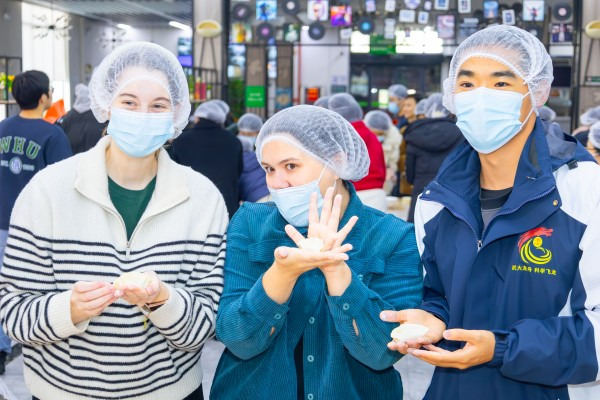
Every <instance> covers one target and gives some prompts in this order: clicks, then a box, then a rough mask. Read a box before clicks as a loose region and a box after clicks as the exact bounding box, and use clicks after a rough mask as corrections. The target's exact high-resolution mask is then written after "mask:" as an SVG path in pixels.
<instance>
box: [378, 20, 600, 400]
mask: <svg viewBox="0 0 600 400" xmlns="http://www.w3.org/2000/svg"><path fill="white" fill-rule="evenodd" d="M552 79H553V77H552V61H551V59H550V57H549V55H548V54H547V52H546V50H545V48H544V46H543V45H542V44H541V43H540V42H539V40H538V39H537V38H535V37H534V36H533V35H531V34H529V33H528V32H526V31H523V30H521V29H519V28H515V27H509V26H495V27H491V28H487V29H485V30H482V31H480V32H478V33H476V34H474V35H472V36H471V37H469V39H467V40H466V41H465V42H463V43H462V44H461V45H460V46H459V48H458V49H457V50H456V53H455V55H454V57H453V59H452V62H451V65H450V74H449V78H448V79H447V80H446V81H445V82H444V91H445V92H444V96H445V98H444V105H445V106H446V107H447V108H448V109H449V110H450V111H451V112H453V113H454V114H456V115H457V119H458V122H457V125H458V127H459V128H460V129H461V131H462V133H463V135H464V136H465V138H466V139H467V141H466V142H465V143H463V144H462V145H460V146H459V147H458V148H457V149H456V150H455V151H454V152H453V153H452V154H451V155H450V156H449V157H448V159H447V160H446V161H445V162H444V164H443V165H442V167H441V169H440V171H439V173H438V175H437V177H436V179H435V180H434V181H433V182H432V183H430V184H429V185H428V186H427V187H426V188H425V190H424V192H423V194H422V195H421V197H420V198H419V201H418V203H417V209H416V214H415V228H416V232H417V239H418V240H417V243H418V245H419V250H420V253H421V259H422V262H423V265H424V267H425V270H426V275H425V282H424V286H425V287H424V298H423V303H422V305H421V307H420V309H418V310H416V309H415V310H404V311H400V312H394V311H389V312H388V311H386V312H383V313H382V315H381V317H382V319H384V320H387V321H396V322H401V323H404V322H409V323H416V324H421V325H424V326H426V327H427V328H428V332H427V333H426V334H425V335H424V336H423V337H419V338H413V339H411V340H408V341H406V342H399V343H398V342H392V343H390V344H389V346H388V347H389V348H390V349H392V350H398V351H400V352H402V353H407V352H408V353H411V354H413V355H414V356H415V357H417V358H419V359H421V360H424V361H426V362H428V363H430V364H433V365H435V366H436V369H435V372H434V376H433V379H432V382H431V385H430V387H429V390H428V392H427V394H426V396H425V398H426V399H482V398H485V399H515V400H517V399H527V400H534V399H561V400H564V399H598V398H600V385H597V384H596V383H595V381H597V380H598V377H599V372H600V369H599V357H600V311H599V306H600V167H598V165H597V164H596V163H595V162H594V160H593V158H592V157H591V156H590V155H589V154H588V153H587V152H586V151H585V149H584V148H583V147H582V146H581V145H580V144H578V143H577V141H576V140H574V139H573V138H571V137H570V136H568V135H565V134H563V133H562V131H561V130H560V128H559V126H558V125H557V124H551V123H548V122H543V121H542V120H541V119H539V118H536V115H535V114H534V113H535V112H536V111H535V110H536V109H537V108H538V107H540V106H541V105H543V104H544V103H545V101H546V100H547V98H548V94H549V91H550V84H551V82H552Z"/></svg>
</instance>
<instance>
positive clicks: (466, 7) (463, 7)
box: [458, 0, 471, 14]
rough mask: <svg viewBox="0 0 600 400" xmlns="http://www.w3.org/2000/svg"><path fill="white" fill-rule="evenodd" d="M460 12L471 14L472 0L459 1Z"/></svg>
mask: <svg viewBox="0 0 600 400" xmlns="http://www.w3.org/2000/svg"><path fill="white" fill-rule="evenodd" d="M458 12H459V13H461V14H468V13H470V12H471V0H458Z"/></svg>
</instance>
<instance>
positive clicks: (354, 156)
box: [256, 105, 370, 181]
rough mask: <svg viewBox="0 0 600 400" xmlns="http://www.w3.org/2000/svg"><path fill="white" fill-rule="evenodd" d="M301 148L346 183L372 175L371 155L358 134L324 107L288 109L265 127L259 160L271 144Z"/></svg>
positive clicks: (258, 148) (258, 142) (259, 142)
mask: <svg viewBox="0 0 600 400" xmlns="http://www.w3.org/2000/svg"><path fill="white" fill-rule="evenodd" d="M275 140H279V141H283V142H286V143H289V144H291V145H293V146H296V147H298V148H299V149H301V150H302V151H304V152H306V153H307V154H308V155H310V156H311V157H313V158H315V159H316V160H317V161H319V162H320V163H322V164H323V165H326V166H327V167H328V168H329V169H331V170H332V171H333V172H334V173H335V174H336V175H337V176H339V177H340V178H341V179H344V180H351V181H357V180H360V179H362V178H364V177H365V176H366V175H367V173H368V172H369V164H370V160H369V153H368V152H367V146H366V145H365V142H364V141H363V140H362V139H361V137H360V136H359V135H358V132H356V130H355V129H354V128H353V127H352V125H350V123H348V121H346V120H345V119H344V118H342V117H341V116H340V115H339V114H337V113H335V112H333V111H330V110H327V109H325V108H322V107H315V106H308V105H301V106H295V107H290V108H286V109H285V110H282V111H279V112H278V113H277V114H275V115H274V116H272V117H271V118H270V119H269V120H268V121H267V122H265V124H264V125H263V127H262V129H261V130H260V133H259V134H258V137H257V139H256V157H257V158H258V161H259V162H262V159H263V154H262V152H263V148H264V146H265V145H266V144H267V143H269V142H271V141H275Z"/></svg>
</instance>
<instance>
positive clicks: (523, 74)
mask: <svg viewBox="0 0 600 400" xmlns="http://www.w3.org/2000/svg"><path fill="white" fill-rule="evenodd" d="M473 57H484V58H490V59H492V60H494V61H497V62H499V63H502V64H504V65H506V66H507V67H508V68H509V69H510V70H511V71H512V72H514V73H515V74H516V75H517V76H518V77H520V78H521V79H523V80H524V81H525V83H526V84H527V85H528V88H529V95H530V97H531V102H532V105H533V108H534V111H535V112H536V113H537V108H538V107H541V106H542V105H543V104H544V103H545V102H546V100H547V99H548V94H549V93H550V85H551V84H552V80H553V79H554V76H553V72H552V59H551V58H550V55H549V54H548V52H547V51H546V48H545V47H544V45H543V44H542V42H540V41H539V39H538V38H536V37H535V36H533V35H532V34H531V33H529V32H527V31H525V30H523V29H521V28H517V27H515V26H510V25H496V26H491V27H489V28H485V29H483V30H480V31H479V32H476V33H474V34H473V35H471V36H469V37H468V38H467V39H466V40H465V41H464V42H462V43H461V44H460V45H459V46H458V48H457V49H456V51H455V52H454V56H453V57H452V61H450V72H449V74H448V78H446V79H445V80H444V106H446V108H447V109H448V110H450V112H452V113H456V108H455V107H454V89H455V84H456V77H457V75H458V71H459V69H460V67H461V65H462V64H463V63H464V62H465V61H467V60H468V59H470V58H473Z"/></svg>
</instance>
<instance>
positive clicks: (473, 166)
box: [422, 119, 568, 242]
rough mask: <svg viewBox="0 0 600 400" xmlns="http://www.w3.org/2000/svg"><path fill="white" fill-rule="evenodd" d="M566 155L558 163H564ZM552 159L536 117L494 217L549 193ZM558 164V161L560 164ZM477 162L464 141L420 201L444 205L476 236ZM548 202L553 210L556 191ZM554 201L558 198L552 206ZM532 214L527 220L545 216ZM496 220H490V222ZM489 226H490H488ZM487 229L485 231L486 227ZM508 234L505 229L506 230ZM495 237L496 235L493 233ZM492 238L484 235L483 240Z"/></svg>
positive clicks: (479, 222) (478, 220) (479, 226)
mask: <svg viewBox="0 0 600 400" xmlns="http://www.w3.org/2000/svg"><path fill="white" fill-rule="evenodd" d="M567 159H568V157H566V158H565V159H564V160H563V161H562V163H563V164H564V163H565V162H568V161H565V160H567ZM554 161H555V162H553V159H552V156H551V154H550V149H549V147H548V143H547V140H546V127H545V126H544V124H543V123H542V122H541V120H540V119H537V121H536V124H535V126H534V129H533V131H532V133H531V135H530V136H529V138H528V140H527V142H526V144H525V147H524V148H523V151H522V153H521V156H520V160H519V165H518V167H517V173H516V176H515V181H514V185H513V191H512V193H511V195H510V197H509V199H508V200H507V202H506V204H505V205H504V207H503V208H502V209H501V210H500V212H499V214H498V216H501V215H508V214H513V213H515V212H516V211H518V210H519V209H520V208H521V207H522V206H523V205H525V204H527V203H528V202H531V201H534V200H537V199H540V198H543V197H545V196H547V195H549V194H550V193H551V192H553V189H554V188H555V180H554V176H553V174H552V173H553V169H554V167H555V164H557V162H556V160H554ZM561 165H562V164H561ZM480 174H481V163H480V161H479V155H478V153H477V152H476V151H475V150H474V149H473V148H472V147H471V146H470V145H469V144H468V143H466V142H465V143H464V144H463V145H461V146H459V148H458V149H457V150H456V151H455V152H454V153H452V154H451V155H450V156H449V157H448V159H447V160H446V161H445V162H444V164H443V165H442V168H441V169H440V172H439V173H438V176H437V177H436V179H435V180H434V181H433V182H432V183H431V184H430V185H429V186H427V188H426V189H425V191H424V193H423V196H422V197H423V200H432V201H436V202H438V203H441V204H442V205H444V206H445V207H446V208H447V209H448V210H449V211H450V212H452V213H453V214H454V215H455V216H457V217H459V218H460V219H463V220H464V221H465V222H467V223H468V224H469V225H470V226H471V228H472V229H473V230H474V232H475V234H476V236H478V238H481V235H482V226H483V221H482V218H481V205H480V201H479V192H480V183H479V179H480ZM555 197H556V198H554V197H553V200H552V201H550V203H551V204H552V205H553V206H552V207H550V208H548V209H546V212H553V211H555V210H556V209H558V207H556V205H559V204H560V199H559V198H558V193H556V196H555ZM554 200H558V203H557V204H556V205H555V204H554ZM537 211H538V212H536V216H539V218H531V216H529V217H528V222H529V223H533V222H534V220H537V219H542V221H543V219H545V218H547V216H548V215H542V214H545V213H541V212H539V211H541V210H540V209H538V210H537ZM495 222H496V219H494V222H493V223H495ZM514 222H515V221H514V220H513V221H512V224H513V227H512V228H511V229H510V230H511V231H513V230H515V229H519V228H520V227H519V226H518V224H515V223H514ZM489 228H491V225H490V227H489ZM489 228H488V230H490V229H489ZM506 233H508V232H506ZM494 236H496V235H494ZM492 239H493V238H486V242H489V241H491V240H492Z"/></svg>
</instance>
